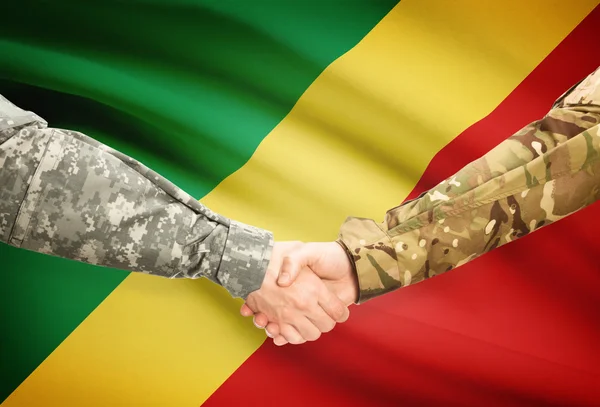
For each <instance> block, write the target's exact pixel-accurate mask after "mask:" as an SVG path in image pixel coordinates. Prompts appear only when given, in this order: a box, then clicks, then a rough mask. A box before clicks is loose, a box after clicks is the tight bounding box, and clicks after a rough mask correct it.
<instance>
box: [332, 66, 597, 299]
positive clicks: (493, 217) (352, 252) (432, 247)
mask: <svg viewBox="0 0 600 407" xmlns="http://www.w3.org/2000/svg"><path fill="white" fill-rule="evenodd" d="M599 198H600V68H599V69H597V70H596V72H595V73H593V74H591V75H590V76H588V77H587V78H586V79H584V80H583V81H582V82H580V83H579V84H578V85H577V86H576V87H574V88H573V89H572V90H571V91H569V92H567V93H566V94H565V95H563V96H562V97H561V98H560V99H559V100H558V101H557V102H556V103H555V105H554V106H553V108H552V110H551V111H550V112H549V113H548V115H546V117H544V118H543V119H541V120H539V121H536V122H534V123H532V124H530V125H529V126H527V127H525V128H523V129H522V130H521V131H519V132H517V133H516V134H514V135H513V136H511V137H510V138H508V139H507V140H505V141H504V142H502V143H501V144H500V145H498V146H497V147H496V148H494V149H493V150H491V151H490V152H489V153H487V154H486V155H485V156H483V157H482V158H480V159H478V160H476V161H474V162H472V163H471V164H469V165H467V166H466V167H464V168H463V169H462V170H460V171H459V172H458V173H457V174H455V175H454V176H452V177H450V178H448V179H446V180H444V181H442V182H441V183H440V184H439V185H437V186H436V187H435V188H433V189H431V190H429V191H427V192H425V193H423V194H422V195H421V196H420V197H418V198H417V199H415V200H413V201H409V202H406V203H405V204H403V205H401V206H398V207H396V208H393V209H391V210H389V211H388V212H387V215H386V218H385V221H384V222H383V223H382V224H377V223H375V222H374V221H372V220H370V219H361V218H349V219H347V220H346V222H345V223H344V224H343V225H342V228H341V231H340V236H339V242H340V243H342V245H343V246H345V248H346V250H347V252H348V254H349V256H350V258H351V259H353V260H354V265H355V268H356V271H357V273H358V280H359V285H360V295H359V300H358V301H359V302H364V301H366V300H369V299H371V298H374V297H376V296H379V295H381V294H385V293H387V292H390V291H392V290H395V289H397V288H400V287H404V286H407V285H409V284H414V283H416V282H419V281H422V280H424V279H426V278H428V277H431V276H434V275H437V274H441V273H444V272H446V271H448V270H452V269H455V268H457V267H459V266H461V265H463V264H465V263H467V262H469V261H471V260H473V259H475V258H476V257H478V256H480V255H482V254H484V253H486V252H488V251H490V250H493V249H495V248H497V247H500V246H502V245H504V244H506V243H509V242H512V241H514V240H517V239H519V238H520V237H523V236H525V235H527V234H529V233H531V232H534V231H536V230H538V229H540V228H541V227H543V226H546V225H549V224H551V223H553V222H556V221H558V220H560V219H562V218H564V217H565V216H568V215H569V214H572V213H573V212H575V211H577V210H579V209H582V208H584V207H586V206H588V205H590V204H592V203H594V202H595V201H597V200H598V199H599Z"/></svg>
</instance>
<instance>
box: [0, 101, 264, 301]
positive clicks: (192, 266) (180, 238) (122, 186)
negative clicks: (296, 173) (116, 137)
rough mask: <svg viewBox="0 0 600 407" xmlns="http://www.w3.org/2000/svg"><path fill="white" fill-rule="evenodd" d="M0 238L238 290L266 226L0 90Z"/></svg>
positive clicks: (242, 292)
mask: <svg viewBox="0 0 600 407" xmlns="http://www.w3.org/2000/svg"><path fill="white" fill-rule="evenodd" d="M0 241H2V242H4V243H8V244H10V245H12V246H16V247H20V248H23V249H28V250H33V251H36V252H41V253H47V254H51V255H55V256H60V257H66V258H69V259H74V260H79V261H82V262H86V263H91V264H96V265H101V266H107V267H114V268H119V269H123V270H130V271H140V272H144V273H148V274H154V275H159V276H163V277H168V278H198V277H207V278H209V279H210V280H212V281H214V282H215V283H217V284H220V285H222V286H223V287H225V288H226V289H227V290H228V291H229V292H230V293H231V295H232V296H234V297H242V298H246V296H247V295H248V294H249V293H250V292H252V291H254V290H256V289H258V288H259V287H260V286H261V284H262V281H263V278H264V274H265V270H266V268H267V265H268V262H269V258H270V253H271V248H272V245H273V237H272V234H271V233H270V232H268V231H265V230H262V229H258V228H255V227H252V226H248V225H244V224H242V223H239V222H235V221H230V220H229V219H227V218H224V217H222V216H220V215H218V214H216V213H213V212H211V211H210V210H209V209H207V208H206V207H204V206H203V205H202V204H200V203H199V202H198V201H197V200H196V199H194V198H192V197H191V196H189V195H188V194H186V193H185V192H183V191H182V190H181V189H179V188H177V187H176V186H175V185H173V184H172V183H170V182H169V181H167V180H166V179H164V178H163V177H161V176H160V175H158V174H156V173H155V172H153V171H152V170H150V169H148V168H146V167H145V166H144V165H142V164H140V163H139V162H137V161H135V160H134V159H132V158H130V157H127V156H126V155H124V154H122V153H120V152H118V151H115V150H113V149H111V148H110V147H107V146H105V145H103V144H101V143H99V142H98V141H96V140H94V139H91V138H89V137H87V136H85V135H84V134H81V133H78V132H75V131H69V130H60V129H52V128H47V124H46V122H45V121H44V120H43V119H41V118H40V117H38V116H36V115H35V114H34V113H32V112H26V111H24V110H21V109H19V108H18V107H16V106H14V105H13V104H12V103H10V102H9V101H8V100H6V99H5V98H4V97H2V96H0Z"/></svg>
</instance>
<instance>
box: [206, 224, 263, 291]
mask: <svg viewBox="0 0 600 407" xmlns="http://www.w3.org/2000/svg"><path fill="white" fill-rule="evenodd" d="M272 248H273V234H272V233H271V232H269V231H266V230H264V229H260V228H256V227H253V226H250V225H245V224H243V223H240V222H236V221H231V225H230V227H229V234H228V236H227V241H226V242H225V249H224V250H223V256H222V259H221V264H220V266H219V270H218V272H217V279H218V280H219V283H220V284H221V285H222V286H223V287H225V289H227V291H229V293H230V294H231V295H232V296H233V297H234V298H243V299H246V297H247V296H248V295H249V294H250V293H251V292H253V291H256V290H258V289H259V288H260V286H261V285H262V283H263V280H264V277H265V273H266V270H267V266H268V265H269V260H270V258H271V250H272Z"/></svg>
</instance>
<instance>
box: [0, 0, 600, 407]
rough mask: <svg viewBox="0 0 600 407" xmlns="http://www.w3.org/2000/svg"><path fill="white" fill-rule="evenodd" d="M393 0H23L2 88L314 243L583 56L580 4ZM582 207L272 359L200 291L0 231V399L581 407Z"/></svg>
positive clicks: (586, 248) (565, 75) (537, 109)
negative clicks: (90, 262)
mask: <svg viewBox="0 0 600 407" xmlns="http://www.w3.org/2000/svg"><path fill="white" fill-rule="evenodd" d="M25 3H28V2H27V1H26V2H25ZM396 3H397V2H396V1H387V0H378V1H368V0H356V1H352V2H345V1H342V0H331V1H327V2H316V1H314V2H313V1H293V2H268V1H256V2H245V1H239V2H238V1H236V2H212V1H208V0H206V1H200V0H194V1H192V0H176V1H168V2H167V1H164V0H136V1H133V2H118V1H108V2H106V1H105V2H85V4H80V3H78V2H74V1H70V0H61V1H60V2H55V3H52V4H49V3H48V4H46V3H42V4H37V3H36V4H35V6H34V5H33V4H32V5H30V7H29V6H28V5H27V4H23V5H22V6H21V5H20V6H18V7H16V10H14V12H12V11H11V13H13V14H12V16H11V18H9V19H5V20H6V22H5V24H4V26H3V27H2V29H1V30H2V31H3V36H2V39H0V54H1V55H2V56H3V58H1V59H0V93H2V94H4V95H5V96H6V97H7V98H8V99H10V100H12V101H13V102H14V103H16V104H18V105H20V106H22V107H24V108H27V109H29V110H33V111H35V112H36V113H38V114H40V115H41V116H42V117H44V118H45V119H46V120H48V121H49V122H50V125H51V126H53V127H64V128H72V129H76V130H80V131H83V132H85V133H87V134H89V135H90V136H92V137H95V138H97V139H99V140H101V141H102V142H104V143H106V144H109V145H111V146H112V147H114V148H117V149H120V150H122V151H123V152H125V153H127V154H129V155H132V156H134V157H135V158H137V159H139V160H141V161H143V162H144V163H145V164H146V165H148V166H150V167H152V168H153V169H155V170H157V171H158V172H160V173H161V174H163V175H164V176H166V177H167V178H169V179H171V180H172V181H174V182H175V183H177V184H178V185H179V186H181V187H182V188H184V189H185V190H186V191H188V192H189V193H190V194H192V195H194V196H198V198H202V199H201V200H202V202H203V203H205V204H206V205H208V206H209V207H210V208H211V209H213V210H215V211H217V212H220V213H222V214H224V215H226V216H229V217H232V218H235V219H238V220H240V221H242V222H246V223H251V224H255V225H257V226H260V227H264V228H267V229H270V230H273V231H274V232H275V237H276V239H278V240H287V239H300V240H305V241H310V240H320V241H322V240H331V239H334V238H335V236H336V233H337V230H338V228H339V226H340V224H341V223H342V221H343V220H344V218H345V217H346V216H349V215H353V216H362V217H370V218H374V219H381V218H382V217H383V215H384V213H385V211H386V210H387V209H389V208H391V207H393V206H396V205H398V204H399V203H400V202H402V201H403V200H404V199H407V198H410V197H414V196H415V195H416V194H418V193H420V192H422V191H423V190H425V189H427V188H430V187H432V186H433V185H435V184H436V183H437V182H439V181H440V180H442V179H444V178H445V177H448V176H450V175H451V174H452V173H454V172H456V171H457V170H458V169H460V168H461V167H462V166H463V165H465V164H467V163H468V162H470V161H472V160H473V159H476V158H478V157H479V156H480V155H482V154H483V153H485V152H486V151H488V150H489V149H491V148H492V147H494V146H495V145H496V144H498V143H499V142H500V141H502V140H503V139H504V138H506V137H508V136H510V135H511V134H512V133H514V132H515V131H516V130H518V129H519V128H521V127H522V126H523V125H525V124H527V123H529V122H531V121H533V120H536V119H538V118H540V117H541V116H543V115H544V114H545V112H546V111H547V110H548V109H549V108H550V106H551V104H552V103H553V101H554V100H555V99H556V98H557V97H558V96H559V95H560V94H561V93H563V92H564V91H565V90H566V89H568V88H569V87H570V86H571V85H572V84H574V83H575V82H577V81H578V80H580V79H582V78H583V77H584V76H586V75H587V74H588V73H590V72H591V71H593V70H594V69H595V68H596V67H598V66H599V65H600V52H598V51H600V34H598V30H597V27H598V26H600V6H598V1H597V0H589V1H588V0H582V1H578V2H574V3H572V4H565V2H551V4H549V3H548V2H547V1H544V0H535V1H529V2H526V3H527V4H524V3H523V2H518V1H516V0H515V1H508V2H502V3H496V4H494V3H492V2H470V1H467V0H461V1H457V2H453V3H452V4H451V5H450V4H446V3H444V2H436V1H433V0H428V1H417V0H403V1H401V2H400V3H397V4H396ZM598 211H600V208H599V207H598V205H592V206H591V207H590V208H588V209H585V210H583V211H581V212H580V213H578V214H576V215H574V216H571V217H569V218H567V219H565V220H563V221H561V222H559V223H557V224H555V225H552V226H549V227H548V228H545V229H543V230H541V231H539V232H536V233H535V234H532V235H531V236H528V237H526V238H524V239H522V240H521V241H519V242H516V243H514V244H511V245H508V246H506V247H503V248H500V249H498V250H496V251H494V252H492V253H490V254H487V255H485V256H483V257H481V258H480V259H477V260H475V261H473V262H472V263H470V264H467V265H466V266H463V267H461V268H460V269H459V270H457V271H453V272H450V273H447V274H445V275H443V276H439V277H436V278H435V279H431V280H430V281H426V282H424V283H421V284H417V285H415V286H411V287H407V288H405V289H401V290H399V291H397V292H395V293H393V294H390V295H387V296H384V297H382V298H379V299H376V300H373V301H371V302H369V303H367V304H364V305H361V306H358V307H357V306H353V307H352V308H351V318H350V320H349V321H348V322H347V323H346V324H343V325H340V326H338V327H337V328H336V329H335V330H334V331H333V332H331V333H329V334H326V335H324V336H323V337H322V338H321V339H320V340H319V341H318V342H315V343H310V344H306V345H303V346H298V347H292V346H287V347H284V348H276V347H274V346H273V345H272V344H271V343H270V342H269V341H266V342H265V336H264V333H262V332H261V331H259V330H256V329H255V328H254V327H253V326H252V323H251V322H250V321H247V320H243V319H242V318H241V317H240V316H239V315H238V309H239V306H240V303H239V302H237V301H234V300H232V299H231V298H229V296H228V295H227V293H225V292H224V291H223V290H222V289H220V288H218V287H216V286H214V285H212V284H210V283H208V282H206V281H171V280H164V279H160V278H155V277H150V276H145V275H139V274H137V273H131V274H128V273H125V272H121V271H116V270H105V269H99V268H96V267H92V266H87V265H82V264H79V263H75V262H72V261H68V260H64V259H56V258H50V257H48V256H43V255H39V254H34V253H29V252H24V251H19V250H15V249H13V248H9V247H6V246H0V259H1V260H2V262H3V263H4V267H3V269H4V273H2V274H3V282H2V284H1V286H2V292H1V294H2V295H0V298H1V299H0V301H2V303H1V305H2V307H1V308H2V310H3V311H2V313H1V314H0V315H2V325H3V327H4V328H3V329H4V338H5V339H4V340H3V346H2V347H1V348H0V358H1V359H0V361H1V363H0V372H1V375H2V381H1V383H2V386H1V387H0V399H4V398H6V399H5V401H4V403H2V406H11V407H12V406H42V405H43V406H48V405H57V406H58V405H60V406H71V405H72V406H80V405H86V406H96V405H98V406H107V405H111V406H113V405H114V406H120V405H141V406H146V405H172V406H199V405H206V406H230V405H242V404H243V405H280V404H281V403H285V404H286V405H290V406H293V405H299V406H300V405H302V406H307V405H309V406H310V405H348V406H365V405H377V406H380V405H381V406H383V405H400V404H402V405H406V406H423V405H432V406H433V405H460V406H481V405H485V406H520V405H527V406H530V405H590V406H592V405H594V403H597V401H598V400H599V399H600V390H599V389H598V386H597V383H598V381H599V380H600V370H599V368H598V366H600V351H599V350H598V346H597V343H596V342H597V338H598V337H600V328H599V327H600V313H599V312H598V311H597V310H598V309H600V295H599V294H598V293H600V266H599V264H600V263H598V261H597V258H596V257H597V256H596V255H595V251H594V248H595V247H596V246H597V240H598V238H597V235H598V232H597V230H598V228H599V227H600V224H598V222H600V221H598V219H600V216H598V215H599V213H598Z"/></svg>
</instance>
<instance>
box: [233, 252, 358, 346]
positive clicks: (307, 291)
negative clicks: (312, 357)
mask: <svg viewBox="0 0 600 407" xmlns="http://www.w3.org/2000/svg"><path fill="white" fill-rule="evenodd" d="M357 297H358V282H357V278H356V275H355V272H354V271H353V269H352V266H351V264H350V260H349V259H348V257H347V255H346V252H345V250H344V249H343V248H342V246H340V245H339V244H338V243H336V242H324V243H301V242H277V243H275V245H274V247H273V253H272V255H271V261H270V263H269V266H268V268H267V272H266V274H265V279H264V281H263V284H262V286H261V288H260V289H259V290H257V291H254V292H253V293H251V294H250V295H249V296H248V298H247V299H246V303H245V304H244V305H243V306H242V309H241V313H242V315H244V316H252V315H254V324H255V325H256V326H257V327H258V328H265V330H266V333H267V335H268V336H269V337H271V338H273V342H274V343H275V344H276V345H279V346H281V345H285V344H286V343H292V344H301V343H304V342H306V341H315V340H317V339H319V337H320V336H321V334H322V333H324V332H329V331H331V330H332V329H333V328H334V327H335V325H336V323H341V322H345V321H346V320H347V319H348V317H349V310H348V306H349V305H350V304H353V303H354V302H355V301H356V299H357Z"/></svg>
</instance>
